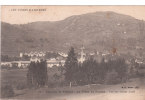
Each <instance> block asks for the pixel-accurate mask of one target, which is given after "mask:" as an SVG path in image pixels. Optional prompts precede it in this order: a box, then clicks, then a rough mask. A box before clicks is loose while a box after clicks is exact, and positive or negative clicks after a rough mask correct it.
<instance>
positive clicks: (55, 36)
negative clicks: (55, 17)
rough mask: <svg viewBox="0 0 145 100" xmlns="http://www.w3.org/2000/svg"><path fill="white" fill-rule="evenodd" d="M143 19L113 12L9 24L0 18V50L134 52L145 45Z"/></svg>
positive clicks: (10, 51) (16, 51) (8, 51)
mask: <svg viewBox="0 0 145 100" xmlns="http://www.w3.org/2000/svg"><path fill="white" fill-rule="evenodd" d="M144 24H145V22H144V21H141V20H138V19H135V18H133V17H131V16H127V15H122V14H118V13H114V12H95V13H88V14H83V15H75V16H71V17H68V18H66V19H64V20H61V21H54V22H48V21H46V22H33V23H28V24H22V25H11V24H8V23H4V22H2V25H1V26H2V54H11V55H16V54H18V52H25V51H33V50H44V51H47V50H49V51H51V50H53V51H64V52H67V51H68V49H69V48H70V46H74V47H75V48H76V49H77V50H80V46H81V45H82V44H84V46H85V48H86V52H88V51H94V50H98V51H103V50H104V49H105V50H109V51H110V50H111V49H112V47H115V48H117V50H118V51H119V52H126V53H127V52H128V51H130V52H135V47H136V46H141V47H144V48H145V46H144V43H145V33H144V29H145V25H144Z"/></svg>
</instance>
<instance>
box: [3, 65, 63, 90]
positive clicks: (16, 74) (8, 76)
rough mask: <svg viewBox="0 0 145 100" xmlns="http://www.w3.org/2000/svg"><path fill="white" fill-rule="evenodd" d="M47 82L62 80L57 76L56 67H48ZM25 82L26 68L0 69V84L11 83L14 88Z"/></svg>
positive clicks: (58, 72)
mask: <svg viewBox="0 0 145 100" xmlns="http://www.w3.org/2000/svg"><path fill="white" fill-rule="evenodd" d="M47 72H48V84H54V83H57V82H60V81H63V79H64V78H63V77H57V76H59V75H60V71H59V69H58V68H56V67H55V68H48V70H47ZM54 75H55V76H54ZM26 82H27V69H12V70H1V85H6V84H9V85H12V86H13V87H14V88H15V87H16V86H17V84H24V85H26Z"/></svg>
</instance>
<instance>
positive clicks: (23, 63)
mask: <svg viewBox="0 0 145 100" xmlns="http://www.w3.org/2000/svg"><path fill="white" fill-rule="evenodd" d="M113 50H114V49H113ZM67 56H68V55H67V54H66V53H64V52H53V51H47V52H46V51H45V52H44V51H39V52H38V51H34V52H33V51H31V52H24V53H23V52H20V54H19V58H20V59H19V60H13V61H1V66H2V69H5V67H7V68H8V67H9V68H11V67H13V66H15V67H17V68H27V67H28V65H29V64H30V63H31V62H40V60H46V62H47V67H50V68H52V67H53V66H56V67H59V66H64V64H65V60H66V58H67ZM89 57H93V58H94V59H95V60H96V61H97V62H98V63H100V62H101V61H102V60H104V61H105V62H108V60H114V59H117V58H119V57H123V58H125V60H126V63H127V64H128V65H130V66H134V65H133V64H135V63H136V64H138V65H144V64H145V60H144V56H143V57H131V56H127V55H125V54H124V55H123V54H120V53H118V52H116V51H113V52H109V51H107V50H104V52H99V51H96V52H90V53H86V52H85V48H84V46H82V47H80V52H79V53H77V60H78V62H79V63H83V62H84V61H85V60H86V59H88V58H89ZM24 58H25V59H24Z"/></svg>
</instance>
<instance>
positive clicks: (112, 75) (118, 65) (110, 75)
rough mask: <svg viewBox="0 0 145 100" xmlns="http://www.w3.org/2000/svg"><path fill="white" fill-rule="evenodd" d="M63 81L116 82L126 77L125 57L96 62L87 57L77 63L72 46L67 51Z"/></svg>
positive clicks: (86, 82) (71, 82)
mask: <svg viewBox="0 0 145 100" xmlns="http://www.w3.org/2000/svg"><path fill="white" fill-rule="evenodd" d="M64 68H65V73H64V75H65V81H66V82H67V83H68V84H70V85H71V84H77V85H82V84H95V83H99V84H103V83H106V84H116V83H121V82H125V81H126V80H127V79H128V67H127V64H126V63H125V59H123V58H118V59H115V60H109V61H108V62H105V61H104V59H102V61H101V63H98V62H97V61H96V60H95V59H94V58H93V57H89V58H88V59H87V60H85V61H84V62H83V63H79V62H78V60H77V56H76V53H75V51H74V48H73V47H72V48H71V49H70V51H69V53H68V57H67V59H66V62H65V65H64Z"/></svg>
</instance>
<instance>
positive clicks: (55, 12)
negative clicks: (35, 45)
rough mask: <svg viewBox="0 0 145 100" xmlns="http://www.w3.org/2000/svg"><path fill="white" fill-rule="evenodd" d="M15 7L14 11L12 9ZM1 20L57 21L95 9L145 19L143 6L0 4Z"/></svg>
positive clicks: (94, 10) (144, 7) (23, 22)
mask: <svg viewBox="0 0 145 100" xmlns="http://www.w3.org/2000/svg"><path fill="white" fill-rule="evenodd" d="M13 9H16V11H12V10H13ZM18 9H46V11H18ZM1 11H2V14H1V16H2V21H3V22H8V23H11V24H25V23H29V22H36V21H58V20H63V19H65V18H67V17H69V16H72V15H80V14H85V13H90V12H96V11H114V12H117V13H120V14H125V15H130V16H132V17H134V18H136V19H141V20H142V19H143V20H145V6H2V9H1Z"/></svg>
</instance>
